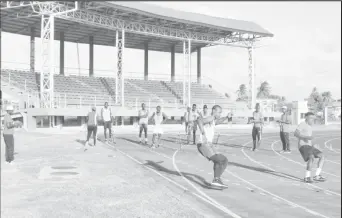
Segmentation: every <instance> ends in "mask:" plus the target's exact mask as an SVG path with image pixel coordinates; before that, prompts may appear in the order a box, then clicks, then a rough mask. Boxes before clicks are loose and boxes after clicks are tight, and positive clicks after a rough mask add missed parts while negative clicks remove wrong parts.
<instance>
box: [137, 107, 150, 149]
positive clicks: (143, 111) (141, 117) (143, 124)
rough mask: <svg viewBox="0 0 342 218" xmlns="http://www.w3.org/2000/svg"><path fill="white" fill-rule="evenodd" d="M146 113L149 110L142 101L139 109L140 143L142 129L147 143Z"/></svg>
mask: <svg viewBox="0 0 342 218" xmlns="http://www.w3.org/2000/svg"><path fill="white" fill-rule="evenodd" d="M148 113H149V111H148V110H147V109H146V108H145V104H144V103H142V104H141V110H139V114H138V115H139V127H140V128H139V140H140V143H143V142H142V138H141V135H142V132H143V131H144V133H145V144H147V141H148V139H147V129H148V128H147V127H148Z"/></svg>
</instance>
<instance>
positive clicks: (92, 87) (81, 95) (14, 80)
mask: <svg viewBox="0 0 342 218" xmlns="http://www.w3.org/2000/svg"><path fill="white" fill-rule="evenodd" d="M9 78H10V80H11V85H12V86H16V87H17V88H19V89H21V90H23V91H24V90H25V87H26V90H31V92H36V93H39V87H40V84H39V81H40V74H39V73H35V74H32V73H30V72H28V71H17V70H1V80H2V81H4V82H7V83H8V81H9ZM25 84H26V85H25ZM115 85H116V80H115V78H110V77H87V76H62V75H54V91H55V102H56V105H57V107H65V106H67V107H79V106H89V105H103V104H104V102H106V101H107V102H109V104H111V105H112V104H114V102H115ZM182 95H183V83H182V82H169V81H156V80H149V81H145V80H137V79H126V80H125V105H126V106H128V107H140V104H141V103H146V105H148V106H150V107H155V106H157V105H161V106H163V107H177V106H179V105H181V99H182ZM191 98H192V103H196V104H198V105H199V107H201V106H202V104H207V105H208V106H209V107H210V106H212V105H214V104H215V103H216V104H221V105H222V106H223V107H227V108H231V106H232V105H233V103H232V102H231V101H230V100H229V99H227V98H226V97H225V96H223V95H222V94H220V93H218V92H216V91H214V90H213V89H211V88H209V87H208V86H205V85H200V84H197V83H192V84H191Z"/></svg>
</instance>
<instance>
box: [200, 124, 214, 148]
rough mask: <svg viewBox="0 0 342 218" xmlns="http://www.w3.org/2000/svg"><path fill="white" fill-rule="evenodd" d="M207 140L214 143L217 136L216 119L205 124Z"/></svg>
mask: <svg viewBox="0 0 342 218" xmlns="http://www.w3.org/2000/svg"><path fill="white" fill-rule="evenodd" d="M203 130H204V132H205V136H206V138H207V142H209V143H213V141H214V136H215V120H213V121H212V122H210V123H207V124H205V125H204V126H203Z"/></svg>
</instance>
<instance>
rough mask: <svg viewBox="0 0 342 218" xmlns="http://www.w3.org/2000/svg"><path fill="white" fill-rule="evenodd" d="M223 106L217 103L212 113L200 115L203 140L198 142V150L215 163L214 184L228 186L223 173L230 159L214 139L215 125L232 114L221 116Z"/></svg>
mask: <svg viewBox="0 0 342 218" xmlns="http://www.w3.org/2000/svg"><path fill="white" fill-rule="evenodd" d="M221 113H222V108H221V106H219V105H215V106H214V107H213V108H212V111H211V115H210V116H208V117H205V118H202V117H198V119H197V120H196V123H197V125H198V127H199V129H200V132H201V135H202V139H203V142H202V143H198V144H197V149H198V151H199V152H200V153H201V154H202V155H203V156H204V157H206V158H207V159H208V160H209V161H212V162H213V163H214V179H213V182H212V183H211V184H212V185H215V186H219V187H227V185H225V184H223V182H222V181H221V175H222V174H223V172H224V170H225V169H226V167H227V165H228V159H227V158H226V157H225V156H224V155H223V154H220V153H218V152H217V151H216V150H215V148H214V147H213V140H214V135H215V125H219V124H221V123H223V122H224V121H225V120H226V119H228V118H229V117H230V116H231V115H230V114H228V115H227V116H226V117H222V118H221Z"/></svg>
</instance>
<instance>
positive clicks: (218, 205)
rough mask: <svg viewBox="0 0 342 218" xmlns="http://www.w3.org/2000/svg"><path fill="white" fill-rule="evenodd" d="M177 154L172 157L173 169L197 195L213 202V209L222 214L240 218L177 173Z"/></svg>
mask: <svg viewBox="0 0 342 218" xmlns="http://www.w3.org/2000/svg"><path fill="white" fill-rule="evenodd" d="M177 153H178V150H177V151H175V153H174V154H173V156H172V164H173V167H174V168H175V170H177V172H178V174H179V175H180V176H181V177H182V178H183V179H184V180H185V181H186V182H187V183H188V184H189V185H191V186H192V187H193V188H194V189H195V190H196V191H197V192H198V193H200V194H201V195H203V196H204V197H206V198H207V199H208V200H209V201H211V202H213V203H214V205H215V207H216V208H218V209H220V210H222V211H223V212H225V213H226V214H228V215H230V216H232V217H234V218H241V217H240V216H239V215H237V214H235V213H233V212H232V211H231V210H229V209H228V208H226V207H225V206H223V205H221V204H220V203H218V202H217V201H215V200H214V199H212V198H211V197H209V196H208V195H207V194H205V193H204V192H202V191H201V190H200V189H198V188H197V187H196V186H195V185H194V184H192V183H191V182H190V181H189V180H188V179H187V178H185V177H184V175H183V174H182V173H181V172H180V171H179V169H178V167H177V164H176V155H177Z"/></svg>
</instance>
